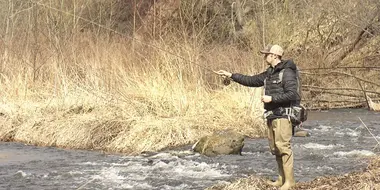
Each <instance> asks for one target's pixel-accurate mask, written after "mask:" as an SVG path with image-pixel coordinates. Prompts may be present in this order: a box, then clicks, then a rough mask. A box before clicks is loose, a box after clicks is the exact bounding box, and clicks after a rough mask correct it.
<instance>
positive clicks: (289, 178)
mask: <svg viewBox="0 0 380 190" xmlns="http://www.w3.org/2000/svg"><path fill="white" fill-rule="evenodd" d="M284 175H285V183H284V185H282V186H281V188H280V190H288V189H290V188H292V187H294V186H295V185H296V182H295V181H294V171H293V166H292V167H284Z"/></svg>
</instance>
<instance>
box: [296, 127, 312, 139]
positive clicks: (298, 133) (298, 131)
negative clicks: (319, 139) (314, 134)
mask: <svg viewBox="0 0 380 190" xmlns="http://www.w3.org/2000/svg"><path fill="white" fill-rule="evenodd" d="M310 135H311V134H310V132H309V131H306V130H304V129H299V128H298V129H297V128H296V129H295V131H294V136H295V137H310Z"/></svg>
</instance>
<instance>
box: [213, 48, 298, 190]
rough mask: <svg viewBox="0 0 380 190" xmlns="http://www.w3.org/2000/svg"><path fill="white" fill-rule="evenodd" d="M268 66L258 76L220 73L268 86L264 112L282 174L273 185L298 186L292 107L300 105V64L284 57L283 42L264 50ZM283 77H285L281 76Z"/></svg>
mask: <svg viewBox="0 0 380 190" xmlns="http://www.w3.org/2000/svg"><path fill="white" fill-rule="evenodd" d="M260 52H261V53H262V54H264V59H265V61H266V63H267V64H268V65H269V67H268V69H267V70H266V71H264V72H262V73H260V74H258V75H254V76H247V75H242V74H239V73H233V74H232V73H230V72H227V71H224V70H219V71H217V72H216V73H217V74H219V75H221V76H223V77H228V78H231V79H232V80H233V81H234V82H237V83H239V84H241V85H244V86H249V87H260V86H264V92H265V93H264V95H263V96H262V97H261V101H262V102H263V103H264V109H265V110H266V111H265V113H264V116H265V118H266V119H267V125H268V140H269V147H270V150H271V152H272V154H273V155H275V156H276V161H277V165H278V171H279V176H278V179H277V180H276V181H274V182H272V181H270V182H268V183H269V184H271V185H273V186H281V188H280V189H281V190H286V189H289V188H291V187H293V186H295V181H294V171H293V151H292V149H291V145H290V140H291V137H292V123H291V119H290V118H291V117H290V116H289V113H290V112H289V110H291V108H292V107H293V106H297V105H299V104H300V100H301V98H300V95H299V93H298V88H299V86H298V85H299V84H298V78H297V74H298V73H297V67H296V65H295V64H294V63H293V61H292V60H282V59H281V58H282V56H283V53H284V50H283V49H282V48H281V47H280V46H279V45H268V46H266V48H265V49H264V50H262V51H260ZM280 77H282V78H281V79H280Z"/></svg>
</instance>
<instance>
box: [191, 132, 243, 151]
mask: <svg viewBox="0 0 380 190" xmlns="http://www.w3.org/2000/svg"><path fill="white" fill-rule="evenodd" d="M243 146H244V136H243V135H241V134H238V133H236V132H232V131H222V132H218V133H214V134H212V135H208V136H204V137H202V138H201V139H200V140H199V141H198V142H196V143H195V144H194V145H193V147H192V149H193V151H194V152H198V153H200V154H203V155H206V156H217V155H227V154H239V155H241V151H242V149H243Z"/></svg>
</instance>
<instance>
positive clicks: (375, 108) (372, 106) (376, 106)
mask: <svg viewBox="0 0 380 190" xmlns="http://www.w3.org/2000/svg"><path fill="white" fill-rule="evenodd" d="M367 99H368V107H369V109H371V110H373V111H380V102H378V103H375V102H373V101H372V99H371V98H370V97H369V96H367Z"/></svg>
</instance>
